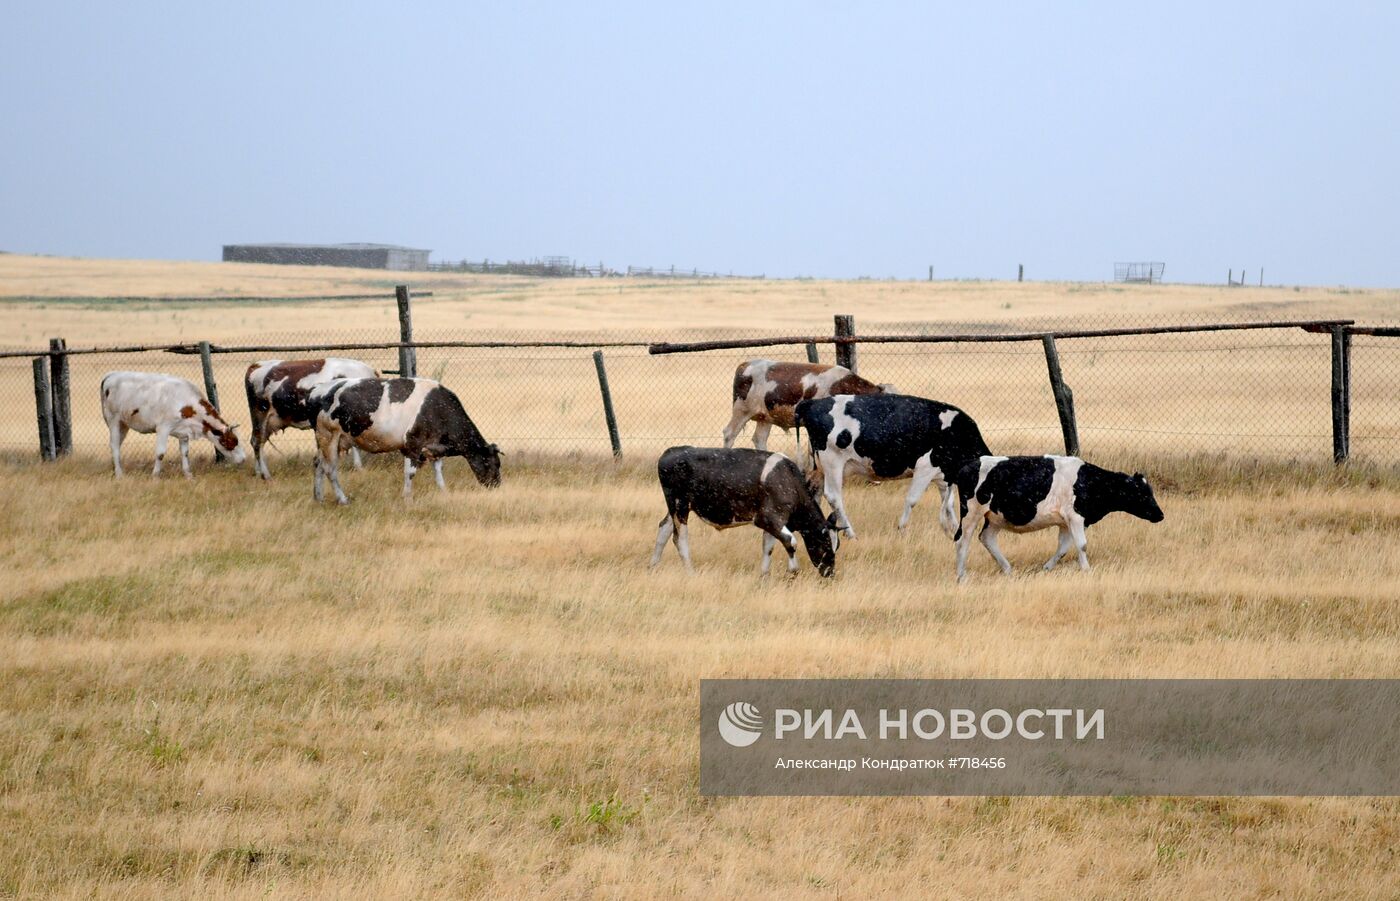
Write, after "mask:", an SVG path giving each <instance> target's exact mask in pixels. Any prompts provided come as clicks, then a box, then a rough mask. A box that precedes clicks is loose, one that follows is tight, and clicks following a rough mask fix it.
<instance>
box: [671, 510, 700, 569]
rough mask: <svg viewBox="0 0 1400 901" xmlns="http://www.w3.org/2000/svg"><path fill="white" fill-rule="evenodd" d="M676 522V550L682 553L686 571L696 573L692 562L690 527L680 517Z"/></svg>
mask: <svg viewBox="0 0 1400 901" xmlns="http://www.w3.org/2000/svg"><path fill="white" fill-rule="evenodd" d="M675 521H676V531H675V534H674V538H675V541H676V550H677V551H679V552H680V555H681V560H683V561H685V568H686V571H687V572H694V571H695V566H694V565H693V564H692V563H691V562H690V527H689V526H688V525H687V524H686V521H685V520H684V519H681V518H680V517H679V516H676V517H675Z"/></svg>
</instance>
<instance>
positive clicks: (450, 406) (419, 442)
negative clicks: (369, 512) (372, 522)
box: [307, 378, 501, 504]
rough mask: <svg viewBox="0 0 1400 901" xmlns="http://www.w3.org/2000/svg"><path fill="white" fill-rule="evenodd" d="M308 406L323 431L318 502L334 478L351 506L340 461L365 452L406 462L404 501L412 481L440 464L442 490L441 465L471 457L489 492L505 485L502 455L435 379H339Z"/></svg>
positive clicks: (339, 497) (340, 498)
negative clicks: (395, 455) (349, 452)
mask: <svg viewBox="0 0 1400 901" xmlns="http://www.w3.org/2000/svg"><path fill="white" fill-rule="evenodd" d="M307 403H308V404H309V405H310V407H311V408H312V413H313V414H314V422H315V424H316V448H317V451H318V453H317V455H316V465H315V488H314V492H313V493H314V495H315V498H316V500H318V501H319V500H321V498H322V496H323V492H322V484H323V482H322V480H323V479H324V477H325V476H326V474H327V473H329V474H330V478H331V485H332V486H333V487H334V488H335V499H336V501H337V502H339V503H342V504H348V503H350V499H349V498H348V497H346V496H345V492H344V491H343V490H341V487H340V454H341V452H342V451H344V450H345V449H347V448H350V447H358V448H359V449H360V450H363V451H367V452H369V453H371V454H383V453H388V452H390V451H398V452H399V453H401V454H403V494H404V497H408V496H409V495H411V494H412V493H413V475H414V473H416V472H417V471H418V468H419V467H421V466H422V465H423V464H424V463H428V462H431V463H432V464H433V477H434V479H435V480H436V481H437V486H438V488H440V489H442V490H444V491H446V490H447V485H446V484H445V483H444V482H443V480H442V461H443V459H444V458H446V457H465V458H466V459H467V462H468V463H469V464H471V468H472V472H473V473H475V475H476V480H477V481H478V482H480V483H481V484H483V485H485V486H486V487H488V488H495V487H496V486H497V485H499V484H501V450H500V448H498V447H496V445H494V444H489V443H487V441H486V439H485V438H483V437H481V432H480V431H479V430H478V429H477V427H476V424H475V423H473V422H472V421H471V417H469V416H467V411H466V410H464V409H463V408H462V402H461V401H460V400H458V399H457V395H455V394H453V393H452V392H451V391H449V390H447V389H446V388H444V387H443V386H442V385H440V384H438V383H437V382H435V381H433V380H432V379H381V378H363V379H337V380H335V381H333V382H326V383H325V384H322V385H317V386H316V387H315V388H313V389H311V394H310V397H309V398H308V400H307Z"/></svg>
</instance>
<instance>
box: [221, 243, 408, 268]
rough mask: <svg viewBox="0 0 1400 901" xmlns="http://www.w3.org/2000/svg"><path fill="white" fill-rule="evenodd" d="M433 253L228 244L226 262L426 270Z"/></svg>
mask: <svg viewBox="0 0 1400 901" xmlns="http://www.w3.org/2000/svg"><path fill="white" fill-rule="evenodd" d="M429 253H431V251H428V250H419V249H417V248H414V247H399V246H398V245H396V244H225V245H224V262H225V263H280V264H283V265H288V266H352V267H355V268H357V269H408V270H423V269H427V268H428V254H429Z"/></svg>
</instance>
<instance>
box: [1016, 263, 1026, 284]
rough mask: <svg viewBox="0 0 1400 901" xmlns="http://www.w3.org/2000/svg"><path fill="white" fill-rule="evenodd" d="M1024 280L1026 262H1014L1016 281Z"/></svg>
mask: <svg viewBox="0 0 1400 901" xmlns="http://www.w3.org/2000/svg"><path fill="white" fill-rule="evenodd" d="M1025 280H1026V264H1025V263H1017V264H1016V281H1018V282H1023V281H1025Z"/></svg>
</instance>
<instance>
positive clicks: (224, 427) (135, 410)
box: [102, 372, 244, 478]
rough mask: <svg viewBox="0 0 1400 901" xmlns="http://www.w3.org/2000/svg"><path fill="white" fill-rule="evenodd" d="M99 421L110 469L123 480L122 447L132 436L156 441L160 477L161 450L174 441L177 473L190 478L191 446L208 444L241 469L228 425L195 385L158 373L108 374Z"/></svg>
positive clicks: (240, 454) (235, 441)
mask: <svg viewBox="0 0 1400 901" xmlns="http://www.w3.org/2000/svg"><path fill="white" fill-rule="evenodd" d="M102 418H103V419H105V420H107V429H108V430H109V431H110V433H111V439H112V469H113V471H114V472H115V473H116V476H117V478H121V477H122V442H123V441H125V440H126V433H127V432H128V431H130V430H133V429H134V430H135V431H137V432H140V433H141V434H143V435H149V434H151V433H152V432H154V433H155V436H156V465H155V468H154V469H152V470H151V475H153V476H159V475H160V465H161V462H162V461H163V460H164V459H165V449H166V447H167V446H168V444H169V441H170V439H171V438H172V437H174V438H175V440H176V441H178V442H180V469H181V470H182V471H183V472H184V473H185V477H186V478H193V474H192V473H191V472H190V441H192V440H195V439H198V438H208V439H209V440H210V441H211V442H212V443H213V445H214V451H215V453H217V454H218V455H219V456H220V457H223V458H224V459H226V460H229V461H230V462H232V463H242V462H243V459H244V456H243V448H242V447H240V446H239V444H238V436H237V435H235V434H234V431H233V430H234V428H235V426H231V425H229V424H228V423H227V422H225V421H224V419H223V417H222V416H220V415H219V411H218V410H216V409H214V405H213V404H211V403H209V401H208V400H207V399H206V398H205V397H204V395H203V394H202V393H201V392H200V390H199V389H198V388H196V387H195V386H194V384H193V383H191V382H189V381H186V380H185V379H182V378H177V377H176V376H173V375H163V374H161V373H157V372H109V373H107V374H106V375H104V376H103V377H102Z"/></svg>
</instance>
